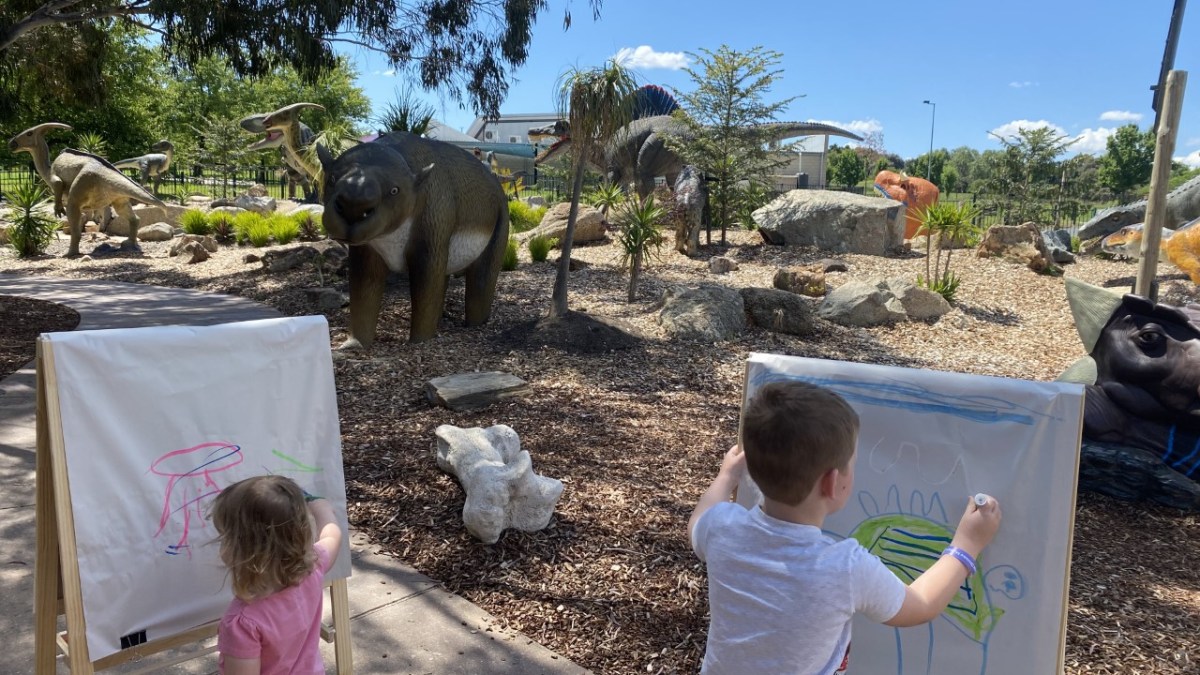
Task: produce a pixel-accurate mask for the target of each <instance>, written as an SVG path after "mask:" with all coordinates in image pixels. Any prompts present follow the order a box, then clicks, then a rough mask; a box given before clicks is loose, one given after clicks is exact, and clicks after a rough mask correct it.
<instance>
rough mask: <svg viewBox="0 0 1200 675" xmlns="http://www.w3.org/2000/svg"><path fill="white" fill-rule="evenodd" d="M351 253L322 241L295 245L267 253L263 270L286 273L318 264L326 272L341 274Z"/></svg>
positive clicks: (333, 242)
mask: <svg viewBox="0 0 1200 675" xmlns="http://www.w3.org/2000/svg"><path fill="white" fill-rule="evenodd" d="M349 255H350V254H349V252H348V251H347V250H346V247H345V245H343V244H341V243H339V242H336V241H332V240H330V239H322V240H321V241H314V242H312V243H308V244H293V245H289V246H286V247H280V248H276V249H272V250H270V251H267V252H266V253H264V254H263V255H262V258H261V259H260V261H261V262H262V266H263V269H265V270H266V271H268V272H272V273H279V272H286V271H288V270H290V269H295V268H297V267H300V266H301V265H314V264H317V263H318V262H319V263H320V265H321V269H322V271H324V272H332V273H335V274H337V273H340V271H341V269H342V266H343V265H345V264H347V263H346V261H347V259H348V258H349Z"/></svg>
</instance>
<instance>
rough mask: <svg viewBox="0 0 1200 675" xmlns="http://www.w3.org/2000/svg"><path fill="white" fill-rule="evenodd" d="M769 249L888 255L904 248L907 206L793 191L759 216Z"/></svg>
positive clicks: (844, 195)
mask: <svg viewBox="0 0 1200 675" xmlns="http://www.w3.org/2000/svg"><path fill="white" fill-rule="evenodd" d="M753 216H754V222H755V223H758V231H759V233H760V234H761V235H762V237H763V239H764V240H765V241H766V242H767V243H769V244H779V245H786V246H815V247H817V248H820V249H825V250H829V251H837V252H839V253H866V254H869V255H888V254H891V253H894V252H895V251H896V250H898V249H899V247H900V246H901V245H902V244H903V243H904V205H903V204H901V203H899V202H896V201H893V200H889V199H880V198H878V197H865V196H863V195H856V194H852V193H849V192H833V191H828V190H791V191H790V192H786V193H784V194H782V195H780V196H779V197H776V198H775V199H774V200H773V201H771V202H770V203H769V204H767V205H766V206H763V207H762V208H760V209H758V210H757V211H755V212H754V214H753Z"/></svg>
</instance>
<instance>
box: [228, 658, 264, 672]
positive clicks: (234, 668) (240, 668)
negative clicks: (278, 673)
mask: <svg viewBox="0 0 1200 675" xmlns="http://www.w3.org/2000/svg"><path fill="white" fill-rule="evenodd" d="M224 661H225V671H224V672H225V675H259V673H260V672H262V660H261V659H235V658H233V657H232V656H226V657H225V658H224Z"/></svg>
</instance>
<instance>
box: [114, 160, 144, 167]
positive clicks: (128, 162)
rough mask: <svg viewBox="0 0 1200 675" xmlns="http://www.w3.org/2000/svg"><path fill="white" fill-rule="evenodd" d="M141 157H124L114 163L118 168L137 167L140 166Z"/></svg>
mask: <svg viewBox="0 0 1200 675" xmlns="http://www.w3.org/2000/svg"><path fill="white" fill-rule="evenodd" d="M140 159H141V157H130V158H129V159H123V160H121V161H119V162H113V163H112V165H113V166H114V167H116V168H118V169H137V168H139V167H138V160H140Z"/></svg>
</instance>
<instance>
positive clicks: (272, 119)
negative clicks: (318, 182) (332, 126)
mask: <svg viewBox="0 0 1200 675" xmlns="http://www.w3.org/2000/svg"><path fill="white" fill-rule="evenodd" d="M308 108H315V109H317V110H322V111H323V110H325V107H324V106H321V105H317V104H316V103H293V104H291V105H285V106H283V107H282V108H280V109H279V110H276V111H275V112H270V113H267V114H266V116H264V117H263V120H262V126H263V129H265V130H266V131H267V133H268V134H270V132H272V131H278V132H280V133H281V134H283V146H282V148H283V152H284V154H285V155H286V156H287V163H288V165H290V166H293V167H295V168H297V169H298V170H300V171H302V172H303V173H304V174H305V175H306V176H308V177H309V178H310V179H313V180H315V179H316V178H317V173H318V172H319V171H320V170H321V165H320V164H318V163H316V162H313V161H311V160H309V158H308V157H307V156H306V153H305V150H306V149H307V147H308V144H307V143H305V140H304V132H303V126H304V125H303V124H302V123H301V122H300V111H301V110H306V109H308ZM309 140H310V141H311V140H312V139H311V138H310V139H309Z"/></svg>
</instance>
